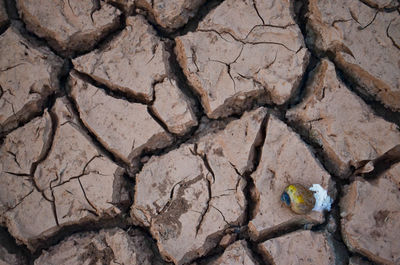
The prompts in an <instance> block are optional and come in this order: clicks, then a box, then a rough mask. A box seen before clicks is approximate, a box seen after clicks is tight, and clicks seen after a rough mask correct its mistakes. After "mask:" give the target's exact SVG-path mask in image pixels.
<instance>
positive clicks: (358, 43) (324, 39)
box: [307, 0, 400, 111]
mask: <svg viewBox="0 0 400 265" xmlns="http://www.w3.org/2000/svg"><path fill="white" fill-rule="evenodd" d="M363 2H365V3H370V5H371V6H377V7H379V8H383V7H385V6H386V5H388V4H389V5H390V1H365V0H364V1H359V0H351V1H346V0H341V1H335V2H331V1H328V0H323V1H317V0H312V1H310V2H309V14H308V17H309V20H308V22H307V30H308V32H309V34H308V35H309V40H308V42H309V43H310V44H311V45H313V46H315V48H316V49H317V50H318V51H319V52H320V53H326V52H329V53H331V54H332V55H333V58H334V61H335V64H336V65H337V66H338V67H339V68H340V69H341V70H342V71H344V72H345V73H346V75H348V76H349V77H350V79H352V81H354V82H355V83H356V84H357V85H358V86H356V88H357V89H359V90H360V91H361V93H363V94H367V95H369V96H370V97H372V98H375V99H376V100H378V101H380V102H382V103H383V104H384V105H385V106H386V107H388V108H390V109H392V110H393V111H400V79H399V75H400V62H399V60H398V58H400V30H399V29H400V16H399V14H398V12H396V11H395V12H391V13H387V12H379V11H378V10H376V9H374V8H371V7H369V6H368V5H366V4H364V3H363ZM393 2H397V1H393ZM397 5H398V3H397Z"/></svg>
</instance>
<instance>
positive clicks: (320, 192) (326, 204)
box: [310, 184, 333, 212]
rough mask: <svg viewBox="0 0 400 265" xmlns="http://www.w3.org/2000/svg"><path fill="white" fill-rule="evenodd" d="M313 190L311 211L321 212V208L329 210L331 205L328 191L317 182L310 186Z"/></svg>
mask: <svg viewBox="0 0 400 265" xmlns="http://www.w3.org/2000/svg"><path fill="white" fill-rule="evenodd" d="M310 190H311V191H313V192H314V198H315V205H314V208H313V209H312V210H313V211H317V212H322V211H323V210H327V211H330V210H331V206H332V202H333V200H332V198H331V197H330V196H329V195H328V192H327V191H326V190H325V189H324V188H322V187H321V185H319V184H313V185H312V186H311V188H310Z"/></svg>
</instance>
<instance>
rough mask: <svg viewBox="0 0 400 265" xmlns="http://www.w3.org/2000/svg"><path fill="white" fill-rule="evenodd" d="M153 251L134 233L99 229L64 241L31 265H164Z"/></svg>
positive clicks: (143, 237)
mask: <svg viewBox="0 0 400 265" xmlns="http://www.w3.org/2000/svg"><path fill="white" fill-rule="evenodd" d="M153 249H154V246H153V244H152V242H151V240H150V239H148V238H147V237H146V236H145V235H144V234H143V233H142V232H140V231H138V230H136V229H132V230H129V232H126V231H124V230H122V229H120V228H113V229H103V230H100V231H99V232H87V233H81V234H74V235H72V236H70V237H68V238H66V239H64V240H63V241H61V242H60V243H59V244H57V245H55V246H53V247H51V248H50V249H49V250H47V251H43V253H42V254H41V255H40V256H39V257H38V258H37V259H36V260H35V263H34V264H35V265H47V264H48V265H51V264H65V265H73V264H132V265H141V264H143V265H151V264H157V265H161V264H164V263H163V262H162V261H161V259H160V258H159V257H157V256H156V254H155V253H154V251H153Z"/></svg>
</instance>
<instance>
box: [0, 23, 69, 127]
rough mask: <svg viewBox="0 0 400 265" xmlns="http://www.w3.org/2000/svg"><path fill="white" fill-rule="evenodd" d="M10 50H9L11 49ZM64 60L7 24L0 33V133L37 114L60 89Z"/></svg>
mask: <svg viewBox="0 0 400 265" xmlns="http://www.w3.org/2000/svg"><path fill="white" fill-rule="evenodd" d="M10 49H12V52H10ZM62 64H63V61H62V60H61V59H60V58H59V57H57V56H55V55H54V54H53V53H52V52H50V50H49V49H47V48H43V47H37V46H36V45H33V44H32V43H30V42H28V41H27V40H26V39H24V38H23V37H22V36H21V35H20V34H19V33H18V31H17V30H16V29H15V28H13V27H10V28H8V29H7V31H6V32H4V33H3V34H2V35H1V36H0V133H4V132H7V131H10V130H12V129H15V128H16V127H17V126H18V124H19V123H23V122H27V121H29V120H30V119H31V118H32V117H34V116H35V115H37V114H39V113H40V112H41V111H42V109H43V107H44V104H45V102H46V100H47V98H48V96H49V95H50V94H52V93H54V92H55V91H57V90H58V89H59V84H58V76H59V75H60V72H61V67H62Z"/></svg>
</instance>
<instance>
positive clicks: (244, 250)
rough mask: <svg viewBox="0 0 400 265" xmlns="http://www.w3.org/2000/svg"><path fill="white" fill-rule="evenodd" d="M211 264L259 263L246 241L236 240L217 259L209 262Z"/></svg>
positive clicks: (249, 264) (246, 264) (245, 264)
mask: <svg viewBox="0 0 400 265" xmlns="http://www.w3.org/2000/svg"><path fill="white" fill-rule="evenodd" d="M209 264H210V265H257V264H259V263H258V262H257V261H256V259H255V258H254V256H253V253H252V252H251V250H250V249H249V246H248V244H247V242H246V241H244V240H240V241H236V242H235V243H233V244H232V245H230V246H229V247H227V248H226V249H225V251H224V254H222V256H221V257H219V258H218V259H217V260H215V261H212V262H210V263H209Z"/></svg>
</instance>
